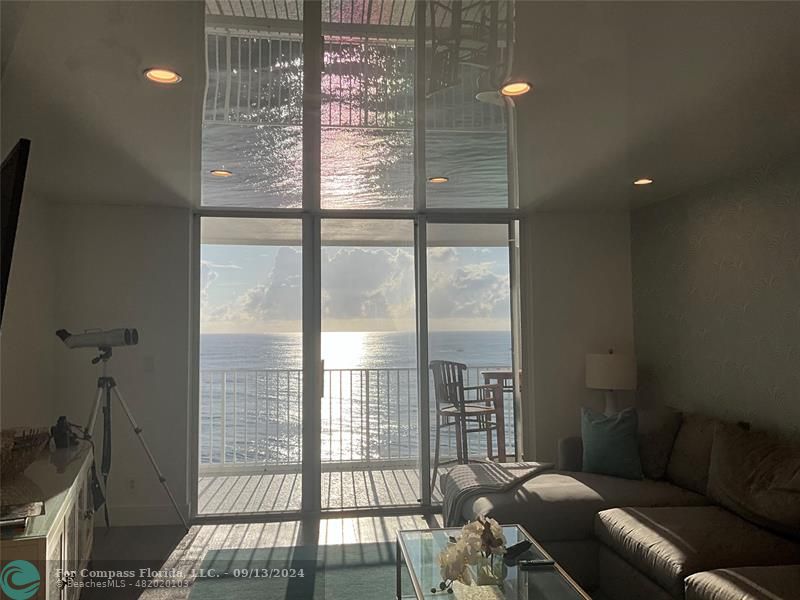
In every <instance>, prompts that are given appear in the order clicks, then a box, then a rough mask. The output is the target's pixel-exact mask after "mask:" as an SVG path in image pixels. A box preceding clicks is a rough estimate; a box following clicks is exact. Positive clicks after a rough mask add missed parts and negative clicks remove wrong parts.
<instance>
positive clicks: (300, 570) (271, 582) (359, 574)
mask: <svg viewBox="0 0 800 600" xmlns="http://www.w3.org/2000/svg"><path fill="white" fill-rule="evenodd" d="M395 564H396V562H395V545H394V543H393V542H392V543H381V544H344V545H338V546H297V547H293V548H255V549H253V548H251V549H246V550H243V549H222V550H212V551H209V552H208V553H207V554H206V556H205V558H204V560H203V563H202V566H201V569H202V570H203V572H204V573H205V574H206V575H207V576H206V577H198V578H197V579H195V581H194V584H193V585H192V592H191V594H190V596H189V597H190V599H191V600H212V599H213V600H219V599H220V598H223V599H230V600H234V599H235V600H312V599H313V600H338V599H340V598H355V599H357V600H389V599H390V598H394V593H395ZM403 592H404V594H408V593H413V592H412V587H411V581H410V579H409V577H408V572H407V569H406V567H405V566H404V567H403Z"/></svg>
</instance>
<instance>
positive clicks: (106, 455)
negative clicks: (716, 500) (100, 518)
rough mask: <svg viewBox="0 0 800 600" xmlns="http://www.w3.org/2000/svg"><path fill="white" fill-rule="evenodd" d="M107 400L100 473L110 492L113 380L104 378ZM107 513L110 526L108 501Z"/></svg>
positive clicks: (105, 511)
mask: <svg viewBox="0 0 800 600" xmlns="http://www.w3.org/2000/svg"><path fill="white" fill-rule="evenodd" d="M104 379H105V380H106V381H105V382H104V386H105V391H106V394H105V396H106V401H105V404H104V405H103V458H102V460H101V461H100V473H101V474H102V475H103V489H105V490H106V494H108V474H109V473H110V472H111V388H112V386H113V381H111V380H110V379H108V378H104ZM103 512H104V514H105V520H106V528H108V527H110V526H111V525H110V523H109V521H108V502H106V505H105V506H104V507H103Z"/></svg>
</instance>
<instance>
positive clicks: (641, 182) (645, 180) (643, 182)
mask: <svg viewBox="0 0 800 600" xmlns="http://www.w3.org/2000/svg"><path fill="white" fill-rule="evenodd" d="M651 183H653V180H652V179H648V178H647V177H640V178H639V179H636V180H635V181H634V182H633V185H650V184H651Z"/></svg>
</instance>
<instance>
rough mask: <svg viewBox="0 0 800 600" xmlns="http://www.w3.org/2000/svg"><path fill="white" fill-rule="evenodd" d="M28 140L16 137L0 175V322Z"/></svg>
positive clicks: (14, 235) (28, 149)
mask: <svg viewBox="0 0 800 600" xmlns="http://www.w3.org/2000/svg"><path fill="white" fill-rule="evenodd" d="M30 149H31V141H30V140H26V139H24V138H23V139H20V141H19V142H17V145H16V146H14V149H13V150H12V151H11V152H9V154H8V156H6V158H5V160H3V165H2V174H0V188H2V192H1V193H0V198H1V199H2V214H1V215H0V224H1V225H2V235H0V245H2V248H0V263H2V274H1V275H0V277H1V278H2V291H0V294H2V296H0V322H2V319H3V310H4V308H5V306H6V290H7V289H8V278H9V275H11V257H12V254H13V253H14V239H15V238H16V237H17V222H18V221H19V208H20V204H21V203H22V188H23V185H24V184H25V171H26V169H27V168H28V154H29V153H30Z"/></svg>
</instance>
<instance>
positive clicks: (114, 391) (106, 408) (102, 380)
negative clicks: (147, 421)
mask: <svg viewBox="0 0 800 600" xmlns="http://www.w3.org/2000/svg"><path fill="white" fill-rule="evenodd" d="M110 358H111V348H100V355H99V356H98V357H97V358H95V359H93V360H92V363H94V364H97V363H98V362H100V361H102V362H103V374H102V375H101V376H100V377H98V378H97V397H96V398H95V401H94V405H93V406H92V412H91V413H89V420H88V422H87V424H86V427H85V428H84V430H83V436H84V439H86V440H88V441H91V439H92V433H93V431H94V426H95V423H96V422H97V414H98V412H99V411H100V406H101V405H102V407H103V455H102V460H101V463H100V474H101V475H102V476H103V488H104V489H105V490H106V496H107V495H108V474H109V473H110V472H111V398H112V396H113V397H115V398H116V399H117V402H119V404H120V406H122V409H123V411H124V412H125V416H127V417H128V421H129V422H130V424H131V428H132V429H133V432H134V433H135V434H136V437H138V438H139V441H140V442H141V444H142V448H144V452H145V454H147V458H148V459H149V460H150V464H151V465H152V467H153V470H154V471H155V473H156V477H158V481H159V483H161V485H162V486H163V488H164V491H165V492H167V496H169V500H170V502H171V503H172V506H173V508H174V509H175V512H176V513H177V514H178V517H179V518H180V520H181V523H183V527H184V528H185V529H186V531H189V526H188V525H187V524H186V519H184V517H183V514H182V513H181V510H180V508H178V503H177V502H176V501H175V497H174V496H173V495H172V492H171V491H170V489H169V486H168V485H167V478H166V477H164V474H163V473H162V472H161V469H159V468H158V464H157V463H156V459H155V457H154V456H153V453H152V452H150V448H149V447H148V445H147V442H146V441H145V440H144V436H142V428H141V427H139V425H137V424H136V419H134V418H133V413H132V412H131V409H130V408H129V407H128V404H127V403H126V402H125V399H124V398H123V397H122V394H121V393H120V391H119V388H118V387H117V382H116V381H115V380H114V378H113V377H110V376H109V375H108V361H109V359H110ZM105 520H106V527H108V526H109V522H108V501H107V500H106V505H105Z"/></svg>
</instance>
